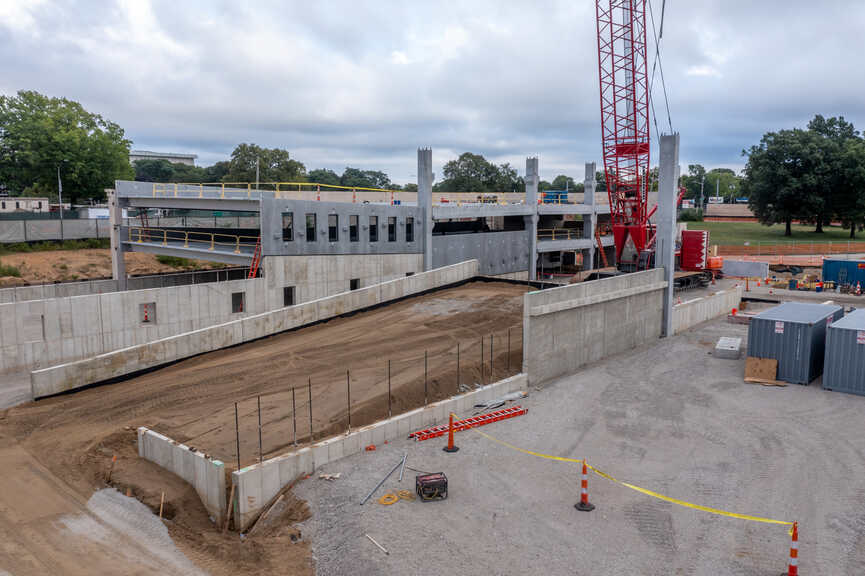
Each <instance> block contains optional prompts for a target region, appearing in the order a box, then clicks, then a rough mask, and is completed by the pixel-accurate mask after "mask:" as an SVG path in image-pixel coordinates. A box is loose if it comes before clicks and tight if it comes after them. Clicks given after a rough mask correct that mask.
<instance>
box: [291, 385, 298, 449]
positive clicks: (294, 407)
mask: <svg viewBox="0 0 865 576" xmlns="http://www.w3.org/2000/svg"><path fill="white" fill-rule="evenodd" d="M291 419H292V420H293V421H294V445H295V446H297V403H296V402H295V399H294V388H292V389H291Z"/></svg>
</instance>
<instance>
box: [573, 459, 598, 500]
mask: <svg viewBox="0 0 865 576" xmlns="http://www.w3.org/2000/svg"><path fill="white" fill-rule="evenodd" d="M574 508H576V509H577V510H579V511H580V512H591V511H592V510H594V509H595V505H594V504H590V503H589V470H588V466H586V460H585V458H584V459H583V476H582V478H581V479H580V501H579V502H577V503H576V504H574Z"/></svg>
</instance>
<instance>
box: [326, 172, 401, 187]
mask: <svg viewBox="0 0 865 576" xmlns="http://www.w3.org/2000/svg"><path fill="white" fill-rule="evenodd" d="M339 184H341V185H342V186H347V187H349V188H353V187H355V186H356V187H358V188H388V189H389V188H390V187H391V186H392V184H391V181H390V178H388V175H387V174H385V173H384V172H379V171H376V170H360V169H358V168H351V167H346V169H345V171H343V173H342V176H340V178H339Z"/></svg>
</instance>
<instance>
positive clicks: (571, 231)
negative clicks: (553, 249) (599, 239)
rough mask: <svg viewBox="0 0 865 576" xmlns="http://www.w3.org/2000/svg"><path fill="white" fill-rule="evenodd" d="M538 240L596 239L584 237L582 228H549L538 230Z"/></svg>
mask: <svg viewBox="0 0 865 576" xmlns="http://www.w3.org/2000/svg"><path fill="white" fill-rule="evenodd" d="M538 240H539V241H546V240H594V239H592V238H584V237H583V229H582V228H549V229H545V230H538Z"/></svg>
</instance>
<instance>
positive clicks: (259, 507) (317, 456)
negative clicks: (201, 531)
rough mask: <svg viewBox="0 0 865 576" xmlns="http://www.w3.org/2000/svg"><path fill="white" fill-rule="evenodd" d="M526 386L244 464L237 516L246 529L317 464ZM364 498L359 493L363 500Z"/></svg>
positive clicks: (477, 395) (498, 388) (496, 386)
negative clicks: (277, 496)
mask: <svg viewBox="0 0 865 576" xmlns="http://www.w3.org/2000/svg"><path fill="white" fill-rule="evenodd" d="M526 386H527V380H526V375H525V374H517V375H516V376H512V377H510V378H506V379H505V380H500V381H498V382H494V383H493V384H489V385H487V386H482V387H481V388H478V389H476V390H472V391H471V392H468V393H466V394H462V395H460V396H454V397H452V398H448V399H447V400H442V401H440V402H436V403H434V404H430V405H428V406H426V407H424V408H418V409H416V410H412V411H410V412H406V413H404V414H400V415H398V416H394V417H393V418H389V419H387V420H382V421H380V422H376V423H374V424H370V425H369V426H364V427H363V428H359V429H357V430H355V431H354V432H352V433H350V434H340V435H338V436H334V437H333V438H328V439H327V440H324V441H322V442H318V443H317V444H313V445H312V446H309V447H307V448H301V449H299V450H296V451H294V452H289V453H287V454H283V455H281V456H277V457H275V458H271V459H269V460H265V461H264V462H262V463H260V464H254V465H252V466H247V467H246V468H241V469H240V470H238V471H236V472H233V473H232V474H231V482H232V483H233V484H234V485H235V493H236V495H237V496H236V498H235V500H234V502H233V503H232V505H233V506H234V512H233V515H234V517H235V519H236V521H237V522H239V524H240V529H241V530H245V529H246V528H247V527H248V526H249V525H250V524H252V522H253V521H255V519H256V518H258V515H259V514H261V512H262V511H263V509H264V508H265V507H266V506H267V505H268V504H269V503H270V501H271V500H273V498H274V497H275V496H276V495H277V494H278V493H279V491H280V490H282V488H283V487H285V486H287V485H289V484H291V483H292V482H294V480H295V479H297V477H298V476H300V475H305V474H312V473H313V472H314V471H315V469H316V468H318V467H320V466H323V465H324V464H327V463H328V462H333V461H334V460H338V459H340V458H343V457H345V456H350V455H351V454H355V453H357V452H360V451H362V450H363V449H364V448H365V447H366V446H368V445H370V444H376V445H379V444H382V443H384V442H385V441H391V440H396V439H398V438H406V437H407V436H408V434H409V433H411V432H413V431H416V430H422V429H424V428H429V427H430V426H435V425H437V424H443V423H444V422H445V421H446V420H447V418H448V416H449V415H450V414H451V413H452V412H455V413H464V412H466V411H468V410H470V409H471V408H472V407H473V406H474V405H475V404H478V403H482V402H489V401H491V400H493V399H495V398H498V397H500V396H502V395H504V394H507V393H508V392H515V391H517V390H525V389H526ZM361 496H362V495H358V502H359V501H360V498H361Z"/></svg>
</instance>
